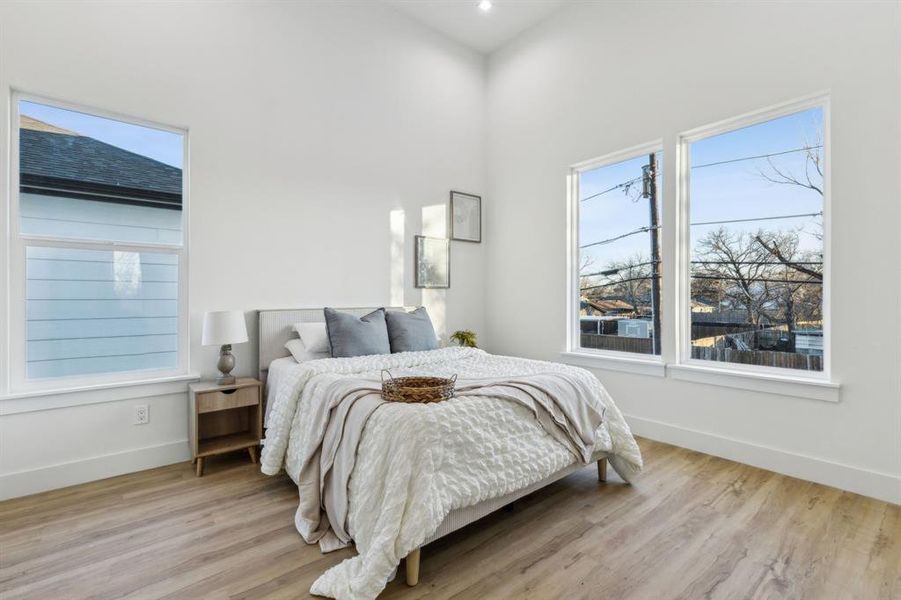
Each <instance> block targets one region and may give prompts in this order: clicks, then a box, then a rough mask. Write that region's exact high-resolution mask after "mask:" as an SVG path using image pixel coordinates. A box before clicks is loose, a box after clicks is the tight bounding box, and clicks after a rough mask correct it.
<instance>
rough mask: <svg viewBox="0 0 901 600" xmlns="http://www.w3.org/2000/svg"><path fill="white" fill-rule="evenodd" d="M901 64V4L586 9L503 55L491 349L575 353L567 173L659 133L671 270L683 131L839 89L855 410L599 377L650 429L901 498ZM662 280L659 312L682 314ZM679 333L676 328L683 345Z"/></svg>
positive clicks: (841, 375)
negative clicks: (569, 311)
mask: <svg viewBox="0 0 901 600" xmlns="http://www.w3.org/2000/svg"><path fill="white" fill-rule="evenodd" d="M899 56H901V5H899V4H898V3H897V2H881V3H866V2H825V1H824V2H781V3H772V2H769V3H759V2H754V3H725V2H723V3H720V4H714V3H710V2H704V3H699V2H678V3H677V2H603V3H576V5H575V6H573V7H571V8H569V9H566V10H564V11H562V12H560V13H558V14H557V15H555V17H553V18H552V19H550V20H549V21H546V22H545V23H543V24H542V25H539V26H538V27H537V28H535V29H533V30H532V31H530V32H529V33H527V34H526V35H524V36H522V37H521V38H519V39H518V40H517V41H515V42H514V43H512V44H510V45H509V46H507V47H506V48H504V49H502V50H501V51H500V52H498V53H496V54H495V55H493V56H492V58H491V60H490V63H489V76H488V80H489V92H488V95H489V98H488V102H489V110H488V120H489V140H488V160H489V166H490V186H489V194H488V197H489V198H490V199H491V202H490V203H488V205H487V206H488V221H487V222H488V225H487V232H486V238H487V239H488V240H490V245H489V247H488V248H489V272H488V295H487V298H488V308H489V311H488V318H487V323H488V326H489V336H490V339H491V340H492V346H491V348H492V350H494V351H497V352H501V353H510V354H520V355H526V356H530V357H539V358H546V359H559V352H560V351H561V350H563V349H564V345H565V308H566V306H565V303H566V296H565V285H566V283H565V282H566V268H565V260H566V237H565V235H566V188H565V178H566V175H567V171H568V167H569V166H570V165H572V164H574V163H576V162H579V161H583V160H586V159H590V158H593V157H597V156H601V155H603V154H606V153H609V152H613V151H617V150H621V149H624V148H628V147H630V146H634V145H636V144H641V143H644V142H649V141H653V140H655V139H660V138H662V139H663V140H664V144H665V148H664V150H665V153H666V155H667V160H666V164H665V172H664V181H665V187H664V211H663V213H664V214H663V222H664V234H663V247H664V255H665V258H664V273H665V274H668V273H673V272H674V266H675V263H674V259H673V252H672V251H673V249H674V248H675V239H674V236H673V228H674V225H675V214H674V212H673V201H674V198H675V180H676V179H675V170H674V161H673V160H672V159H671V157H674V156H675V152H674V150H675V143H676V136H677V135H678V134H679V133H680V132H683V131H686V130H689V129H692V128H694V127H698V126H702V125H705V124H709V123H713V122H716V121H720V120H723V119H726V118H729V117H733V116H738V115H740V114H743V113H746V112H749V111H752V110H756V109H761V108H765V107H767V106H770V105H773V104H776V103H780V102H784V101H788V100H792V99H794V98H798V97H803V96H806V95H810V94H813V93H816V92H820V91H823V90H830V91H831V94H832V167H831V168H832V202H833V218H834V220H833V222H834V228H833V229H834V230H833V237H832V248H833V251H834V262H833V271H832V274H833V286H832V291H833V295H832V302H833V318H834V328H833V349H832V351H833V371H834V376H835V379H836V380H837V381H839V382H841V384H842V391H841V401H840V402H839V403H837V404H835V403H827V402H822V401H816V400H806V399H799V398H792V397H787V396H782V395H773V394H763V393H755V392H751V391H744V390H736V389H733V388H725V387H713V386H709V385H702V384H696V383H689V382H683V381H676V380H673V379H669V378H657V377H650V376H643V375H631V374H625V373H620V372H610V371H598V372H597V373H598V375H599V376H600V377H601V379H602V381H603V382H604V383H605V384H606V385H607V387H608V388H609V390H610V391H611V393H612V394H613V397H614V398H615V399H616V401H617V402H618V403H619V405H620V406H621V408H622V409H623V411H624V412H625V413H626V414H627V417H628V418H629V420H630V422H631V423H632V425H633V426H634V428H635V429H636V431H637V432H639V433H642V434H645V435H648V436H649V437H652V438H657V439H661V440H667V441H671V442H674V443H677V444H680V445H684V446H688V447H693V448H696V449H699V450H702V451H706V452H711V453H714V454H720V455H723V456H726V457H731V458H735V459H738V460H742V461H745V462H750V463H752V464H757V465H760V466H763V467H765V468H770V469H774V470H778V471H782V472H786V473H790V474H795V475H798V476H801V477H805V478H810V479H814V480H817V481H822V482H826V483H830V484H833V485H837V486H839V487H844V488H846V489H851V490H857V491H860V492H862V493H866V494H870V495H875V496H879V497H883V498H890V499H894V501H896V502H901V379H899V364H901V339H899V332H901V320H899V312H901V311H899V306H901V304H899V301H898V298H899V295H901V288H899V272H901V246H899V241H898V240H899V237H901V236H899V235H898V228H899V225H901V212H899V201H898V199H899V192H901V186H899V177H898V169H899V163H901V115H899V110H901V93H899V92H901V90H899V79H901V78H899V74H901V72H899ZM536 231H540V232H541V237H540V238H536V236H535V235H534V233H535V232H536ZM536 239H540V240H541V243H536ZM664 277H665V279H664V286H665V289H664V296H663V304H664V306H673V302H674V300H675V287H674V281H673V279H672V278H670V277H667V276H666V275H664ZM665 315H667V316H668V315H670V313H665ZM673 334H674V326H673V323H672V320H671V319H669V320H667V321H666V322H665V323H664V327H663V335H664V344H665V345H668V347H669V348H670V349H672V348H674V347H675V346H674V345H673V344H674V341H673ZM670 353H672V352H670Z"/></svg>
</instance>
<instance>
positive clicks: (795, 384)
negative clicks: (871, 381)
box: [666, 365, 841, 402]
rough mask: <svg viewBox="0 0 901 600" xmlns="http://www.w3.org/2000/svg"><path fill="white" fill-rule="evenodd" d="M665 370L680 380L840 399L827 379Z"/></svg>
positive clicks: (837, 388)
mask: <svg viewBox="0 0 901 600" xmlns="http://www.w3.org/2000/svg"><path fill="white" fill-rule="evenodd" d="M666 370H667V375H668V376H669V377H672V378H673V379H679V380H682V381H691V382H695V383H704V384H708V385H718V386H722V387H731V388H738V389H742V390H750V391H754V392H765V393H769V394H779V395H781V396H792V397H795V398H809V399H812V400H823V401H825V402H838V401H839V400H840V398H841V384H838V383H834V382H831V381H826V380H816V379H810V378H805V377H792V376H785V375H771V374H769V373H743V372H738V371H725V370H723V369H718V368H711V367H703V366H698V365H667V368H666Z"/></svg>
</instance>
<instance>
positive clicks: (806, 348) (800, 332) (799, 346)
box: [794, 329, 823, 356]
mask: <svg viewBox="0 0 901 600" xmlns="http://www.w3.org/2000/svg"><path fill="white" fill-rule="evenodd" d="M794 333H795V352H797V353H799V354H809V355H812V356H823V330H822V329H797V330H795V332H794Z"/></svg>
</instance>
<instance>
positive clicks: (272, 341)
mask: <svg viewBox="0 0 901 600" xmlns="http://www.w3.org/2000/svg"><path fill="white" fill-rule="evenodd" d="M378 308H379V307H377V306H376V307H374V308H338V309H336V310H340V311H342V312H347V313H350V314H352V315H356V316H358V317H362V316H363V315H365V314H368V313H371V312H372V311H374V310H377V309H378ZM386 310H407V309H406V308H404V307H398V306H391V307H386ZM323 322H325V315H324V314H323V309H321V308H289V309H283V310H261V311H259V323H258V325H259V329H258V330H257V331H259V338H260V342H259V358H260V366H259V369H260V381H262V382H263V384H264V385H265V384H266V376H267V375H268V373H269V363H271V362H272V361H274V360H275V359H276V358H282V357H285V356H290V355H291V353H290V352H288V350H287V349H285V342H287V341H288V340H290V339H291V338H294V337H297V334H296V333H294V330H293V329H292V326H293V325H294V324H295V323H323Z"/></svg>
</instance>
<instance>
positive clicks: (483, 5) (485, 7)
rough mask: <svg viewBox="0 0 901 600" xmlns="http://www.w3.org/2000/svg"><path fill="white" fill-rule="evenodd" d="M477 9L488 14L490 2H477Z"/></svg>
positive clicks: (483, 0) (486, 0)
mask: <svg viewBox="0 0 901 600" xmlns="http://www.w3.org/2000/svg"><path fill="white" fill-rule="evenodd" d="M479 8H480V9H481V10H482V12H488V11H489V10H491V0H482V1H481V2H479Z"/></svg>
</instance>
